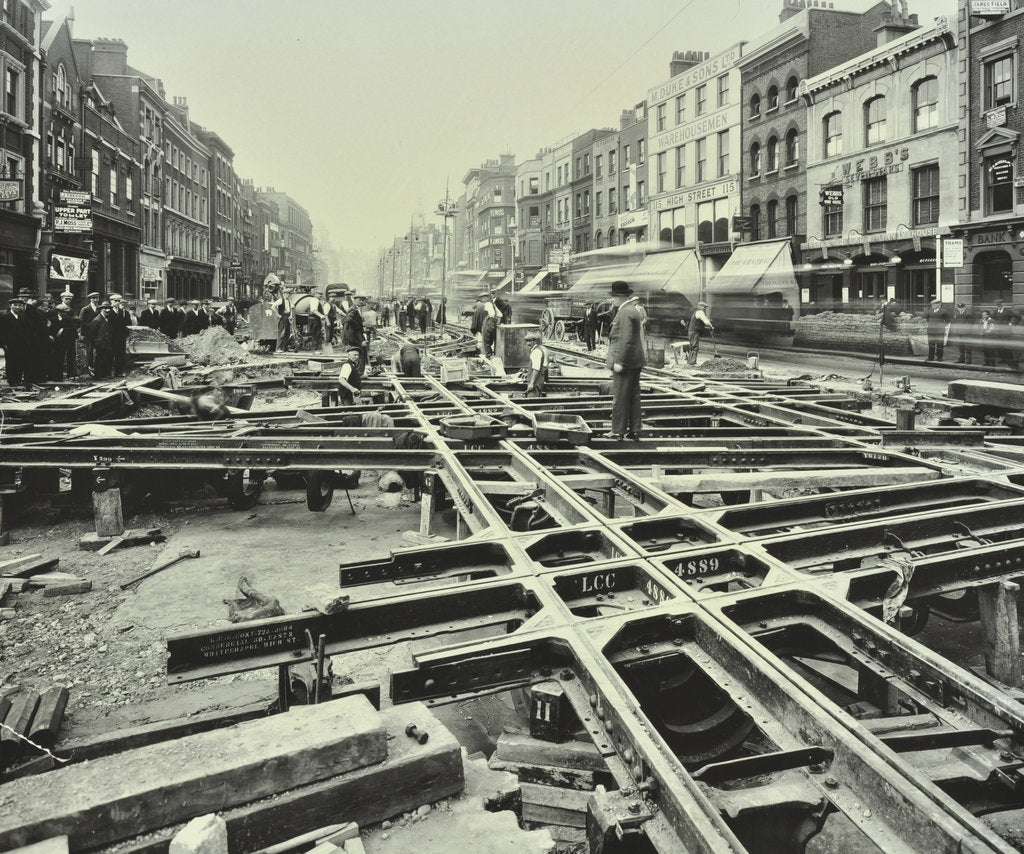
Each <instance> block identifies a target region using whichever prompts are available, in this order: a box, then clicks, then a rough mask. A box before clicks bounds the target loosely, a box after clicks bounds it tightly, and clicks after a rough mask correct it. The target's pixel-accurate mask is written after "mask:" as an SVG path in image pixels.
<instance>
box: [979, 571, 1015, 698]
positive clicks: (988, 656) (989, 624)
mask: <svg viewBox="0 0 1024 854" xmlns="http://www.w3.org/2000/svg"><path fill="white" fill-rule="evenodd" d="M1019 592H1020V585H1019V584H1015V583H1014V582H1012V581H1000V582H999V583H998V584H986V585H984V586H983V587H979V588H978V611H979V613H980V617H981V630H982V634H983V646H984V652H985V669H986V670H987V671H988V673H989V675H990V676H991V677H992V678H993V679H998V680H999V681H1000V682H1002V683H1003V684H1004V685H1009V686H1010V687H1012V688H1017V687H1019V686H1020V677H1021V666H1020V628H1019V626H1018V622H1017V594H1018V593H1019Z"/></svg>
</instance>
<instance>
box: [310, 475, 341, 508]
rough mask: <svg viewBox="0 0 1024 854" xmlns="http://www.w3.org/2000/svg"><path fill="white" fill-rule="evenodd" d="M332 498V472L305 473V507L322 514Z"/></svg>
mask: <svg viewBox="0 0 1024 854" xmlns="http://www.w3.org/2000/svg"><path fill="white" fill-rule="evenodd" d="M333 498H334V472H329V471H309V472H306V507H307V508H309V509H310V510H313V511H315V512H319V513H322V512H323V511H324V510H326V509H327V508H328V507H330V506H331V499H333Z"/></svg>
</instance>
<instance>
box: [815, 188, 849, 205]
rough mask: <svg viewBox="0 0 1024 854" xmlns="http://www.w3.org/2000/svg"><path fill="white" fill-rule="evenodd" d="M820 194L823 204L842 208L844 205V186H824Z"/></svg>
mask: <svg viewBox="0 0 1024 854" xmlns="http://www.w3.org/2000/svg"><path fill="white" fill-rule="evenodd" d="M819 196H820V198H821V204H822V205H823V206H824V207H826V208H841V207H842V206H843V188H842V187H822V188H821V193H819Z"/></svg>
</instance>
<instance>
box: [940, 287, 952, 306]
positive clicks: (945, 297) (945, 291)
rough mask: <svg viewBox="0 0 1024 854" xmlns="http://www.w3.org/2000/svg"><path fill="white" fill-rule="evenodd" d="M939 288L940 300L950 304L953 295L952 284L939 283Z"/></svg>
mask: <svg viewBox="0 0 1024 854" xmlns="http://www.w3.org/2000/svg"><path fill="white" fill-rule="evenodd" d="M939 290H940V291H941V293H940V294H939V299H940V300H942V301H943V302H944V303H946V304H947V305H949V304H951V303H952V302H953V299H954V296H953V285H952V284H948V285H941V286H940V287H939Z"/></svg>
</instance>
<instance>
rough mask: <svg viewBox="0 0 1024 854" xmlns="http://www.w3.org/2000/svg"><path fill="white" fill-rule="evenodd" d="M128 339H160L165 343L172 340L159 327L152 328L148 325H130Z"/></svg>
mask: <svg viewBox="0 0 1024 854" xmlns="http://www.w3.org/2000/svg"><path fill="white" fill-rule="evenodd" d="M128 340H129V341H159V342H161V343H164V344H169V343H170V342H171V339H170V338H168V337H167V336H166V335H164V334H163V332H161V331H160V330H159V329H150V328H149V327H148V326H129V327H128Z"/></svg>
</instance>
